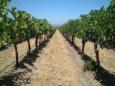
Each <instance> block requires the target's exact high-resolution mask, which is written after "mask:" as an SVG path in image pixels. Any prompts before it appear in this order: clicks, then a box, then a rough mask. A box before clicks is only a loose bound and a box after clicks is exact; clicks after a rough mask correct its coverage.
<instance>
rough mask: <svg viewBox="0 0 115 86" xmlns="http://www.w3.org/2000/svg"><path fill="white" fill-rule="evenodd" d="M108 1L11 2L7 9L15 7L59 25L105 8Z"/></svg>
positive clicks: (30, 0) (20, 0)
mask: <svg viewBox="0 0 115 86" xmlns="http://www.w3.org/2000/svg"><path fill="white" fill-rule="evenodd" d="M109 3H110V0H12V1H11V2H10V4H9V7H17V9H19V10H24V11H27V12H28V13H30V14H32V16H34V17H36V18H41V19H47V20H48V21H49V22H50V23H51V24H53V25H60V24H63V23H65V22H66V21H68V20H69V19H76V18H79V16H80V15H81V14H87V13H89V12H90V10H91V9H99V8H101V7H102V6H104V7H107V6H108V5H109Z"/></svg>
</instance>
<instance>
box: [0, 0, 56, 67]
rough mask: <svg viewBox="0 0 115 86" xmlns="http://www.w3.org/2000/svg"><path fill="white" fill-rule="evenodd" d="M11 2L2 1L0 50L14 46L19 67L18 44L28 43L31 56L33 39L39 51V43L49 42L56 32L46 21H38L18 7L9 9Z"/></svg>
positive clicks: (0, 3)
mask: <svg viewBox="0 0 115 86" xmlns="http://www.w3.org/2000/svg"><path fill="white" fill-rule="evenodd" d="M10 2H11V0H0V48H3V47H4V46H10V45H13V46H14V49H15V54H16V66H18V63H19V61H18V58H19V57H18V49H17V45H18V43H20V42H22V41H27V43H28V54H29V53H30V52H31V47H30V39H31V38H33V37H34V38H35V46H36V49H37V46H38V42H39V43H42V42H43V40H47V39H48V38H49V37H50V36H51V35H52V34H53V32H54V30H53V27H52V25H51V24H50V23H49V22H48V21H47V20H46V19H37V18H35V17H33V16H32V15H31V14H29V13H27V12H25V11H22V10H17V9H16V7H12V8H9V7H8V5H9V3H10ZM9 15H11V16H10V17H9ZM38 39H39V41H38Z"/></svg>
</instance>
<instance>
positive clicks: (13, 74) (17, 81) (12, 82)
mask: <svg viewBox="0 0 115 86" xmlns="http://www.w3.org/2000/svg"><path fill="white" fill-rule="evenodd" d="M48 42H49V40H47V41H44V42H43V43H42V44H40V45H39V46H38V48H37V50H36V49H34V50H33V51H32V52H31V53H30V54H29V55H26V56H25V57H24V59H22V60H21V61H20V63H19V66H18V67H15V68H14V69H13V70H10V71H9V72H8V74H7V75H5V76H2V77H0V86H20V85H21V83H23V84H28V83H30V81H29V80H30V78H29V77H27V78H24V77H23V76H24V75H25V74H26V73H28V72H31V71H32V69H31V68H29V67H28V66H27V65H29V66H31V67H34V65H33V63H34V62H35V61H36V59H37V58H39V54H40V53H42V50H43V48H45V47H46V45H47V43H48ZM20 69H22V70H21V71H20Z"/></svg>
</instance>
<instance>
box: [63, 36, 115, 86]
mask: <svg viewBox="0 0 115 86" xmlns="http://www.w3.org/2000/svg"><path fill="white" fill-rule="evenodd" d="M65 38H66V37H65ZM66 40H67V41H68V42H69V44H70V45H71V46H72V47H74V48H75V50H76V51H77V52H78V54H80V55H82V51H81V49H80V48H79V47H78V46H77V45H76V44H73V43H72V42H71V41H70V40H69V39H67V38H66ZM83 60H84V62H85V61H92V62H93V63H94V64H95V68H97V66H96V62H95V61H94V60H93V59H91V57H90V56H88V55H87V54H86V53H85V54H84V57H83ZM99 68H100V74H99V75H98V73H97V71H96V69H95V70H93V71H94V73H95V79H97V80H98V81H99V82H100V83H101V84H102V85H103V86H115V74H112V73H110V71H107V70H106V69H104V68H103V67H102V66H100V67H99Z"/></svg>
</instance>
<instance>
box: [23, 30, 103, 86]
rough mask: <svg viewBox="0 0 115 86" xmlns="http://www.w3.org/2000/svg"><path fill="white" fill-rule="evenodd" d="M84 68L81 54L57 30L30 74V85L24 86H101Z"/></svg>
mask: <svg viewBox="0 0 115 86" xmlns="http://www.w3.org/2000/svg"><path fill="white" fill-rule="evenodd" d="M82 67H83V62H82V60H81V59H80V56H79V54H78V53H77V52H76V51H75V50H74V49H73V48H72V47H71V46H70V45H69V44H68V42H67V41H66V40H65V38H64V37H63V36H62V35H61V33H60V32H59V31H58V30H57V31H56V32H55V34H54V36H53V37H52V39H51V40H50V42H49V43H48V45H47V47H46V48H44V49H43V51H42V53H41V54H40V57H39V58H38V59H37V61H36V62H35V63H34V68H32V72H31V73H28V75H27V76H29V77H30V83H29V84H26V85H25V84H24V85H23V86H101V85H100V83H99V82H97V81H96V80H94V76H93V75H92V74H91V73H89V72H84V71H83V68H82Z"/></svg>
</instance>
